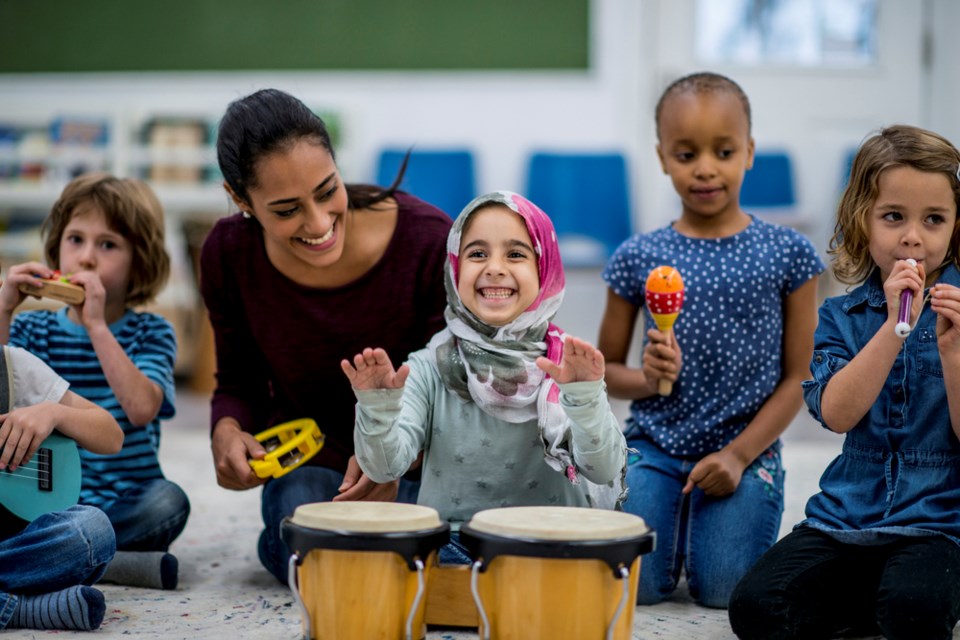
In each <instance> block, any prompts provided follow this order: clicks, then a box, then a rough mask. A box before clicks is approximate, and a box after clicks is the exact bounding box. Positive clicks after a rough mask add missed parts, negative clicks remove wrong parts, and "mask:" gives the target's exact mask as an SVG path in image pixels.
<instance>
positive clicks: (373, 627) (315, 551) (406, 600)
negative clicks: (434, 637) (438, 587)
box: [280, 502, 450, 640]
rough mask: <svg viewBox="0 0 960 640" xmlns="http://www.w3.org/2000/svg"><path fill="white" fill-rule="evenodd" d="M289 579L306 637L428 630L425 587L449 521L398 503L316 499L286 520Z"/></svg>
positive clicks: (320, 639) (324, 639)
mask: <svg viewBox="0 0 960 640" xmlns="http://www.w3.org/2000/svg"><path fill="white" fill-rule="evenodd" d="M280 535H281V537H282V538H283V541H284V542H286V543H287V546H289V547H290V550H291V552H292V555H291V556H290V567H289V568H290V572H289V582H290V590H291V591H293V597H294V599H295V600H296V601H297V604H298V605H299V606H300V610H301V613H302V614H303V628H304V637H305V638H307V640H329V639H333V638H336V639H340V638H384V639H393V638H407V639H408V640H417V639H419V638H423V637H424V636H425V634H426V625H425V624H424V621H423V616H424V606H423V602H424V597H423V595H424V592H425V590H426V580H427V570H428V569H429V568H430V566H431V565H433V564H436V562H435V558H434V557H433V556H435V554H436V552H437V549H439V548H440V547H441V546H443V545H444V544H446V543H447V541H448V540H449V539H450V525H448V524H447V523H446V522H441V521H440V516H439V515H438V514H437V512H436V511H435V510H434V509H431V508H430V507H424V506H419V505H413V504H404V503H399V502H317V503H312V504H304V505H301V506H299V507H297V509H296V511H294V513H293V517H292V518H284V520H283V522H282V523H281V524H280Z"/></svg>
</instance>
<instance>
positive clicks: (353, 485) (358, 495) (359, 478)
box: [333, 456, 400, 502]
mask: <svg viewBox="0 0 960 640" xmlns="http://www.w3.org/2000/svg"><path fill="white" fill-rule="evenodd" d="M337 490H338V491H339V492H340V493H338V494H337V495H335V496H334V497H333V501H334V502H350V501H354V500H372V501H375V502H394V501H395V500H396V499H397V494H398V493H399V492H400V481H399V480H394V481H393V482H383V483H379V482H374V481H373V480H371V479H370V478H369V477H367V475H366V474H365V473H364V472H363V469H361V468H360V464H359V463H358V462H357V456H350V459H349V460H347V470H346V472H345V473H344V474H343V482H342V483H341V484H340V487H339V488H338V489H337Z"/></svg>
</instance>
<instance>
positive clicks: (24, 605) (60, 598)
mask: <svg viewBox="0 0 960 640" xmlns="http://www.w3.org/2000/svg"><path fill="white" fill-rule="evenodd" d="M105 611H106V603H105V602H104V600H103V594H102V593H100V591H98V590H97V589H94V588H93V587H85V586H76V587H68V588H66V589H64V590H62V591H54V592H53V593H44V594H41V595H37V596H19V598H18V602H17V608H16V609H14V610H13V615H12V616H11V617H10V622H9V623H8V624H7V628H8V629H38V630H40V629H69V630H73V631H93V630H94V629H97V628H99V627H100V623H101V622H103V614H104V612H105Z"/></svg>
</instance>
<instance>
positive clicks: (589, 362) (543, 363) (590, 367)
mask: <svg viewBox="0 0 960 640" xmlns="http://www.w3.org/2000/svg"><path fill="white" fill-rule="evenodd" d="M537 366H538V367H540V369H542V370H543V371H544V372H545V373H547V374H548V375H549V376H550V377H551V378H553V379H554V380H556V381H557V382H558V383H560V384H564V383H567V382H588V381H593V380H601V379H603V372H604V369H605V365H604V360H603V354H602V353H600V350H599V349H597V348H596V347H595V346H593V345H592V344H590V343H589V342H587V341H586V340H581V339H580V338H574V337H573V336H567V337H566V339H565V340H564V341H563V357H561V358H560V364H559V365H558V364H556V363H555V362H553V361H552V360H550V359H549V358H544V357H542V356H541V357H539V358H537Z"/></svg>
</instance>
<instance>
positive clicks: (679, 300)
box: [644, 266, 683, 396]
mask: <svg viewBox="0 0 960 640" xmlns="http://www.w3.org/2000/svg"><path fill="white" fill-rule="evenodd" d="M644 297H645V299H646V303H647V309H649V310H650V315H652V316H653V321H654V322H656V323H657V329H659V330H660V331H662V332H663V333H665V334H667V335H668V336H669V334H670V332H671V331H673V323H674V322H676V321H677V316H678V315H680V307H681V306H683V278H681V277H680V272H679V271H677V270H676V269H674V268H673V267H667V266H660V267H657V268H656V269H654V270H653V271H651V272H650V275H649V276H647V288H646V292H645V293H644ZM657 391H658V392H659V393H660V395H662V396H668V395H670V394H671V393H672V392H673V382H671V381H670V380H667V379H666V378H660V380H659V381H658V382H657Z"/></svg>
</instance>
